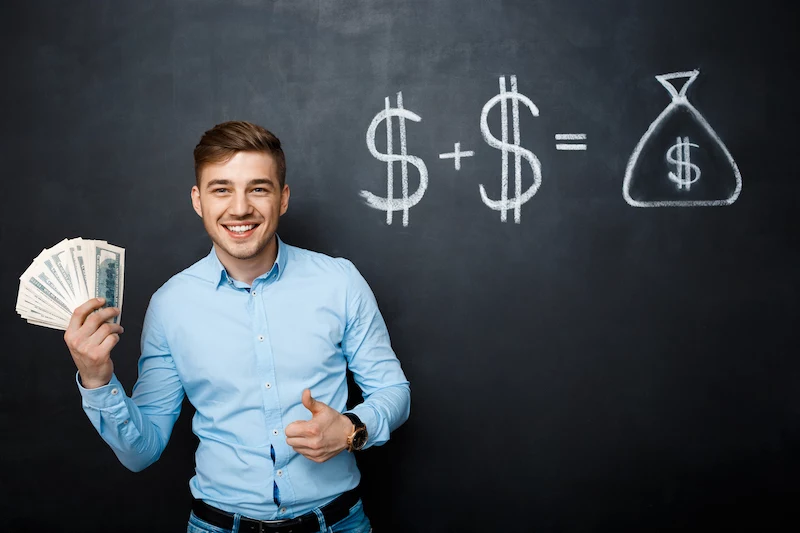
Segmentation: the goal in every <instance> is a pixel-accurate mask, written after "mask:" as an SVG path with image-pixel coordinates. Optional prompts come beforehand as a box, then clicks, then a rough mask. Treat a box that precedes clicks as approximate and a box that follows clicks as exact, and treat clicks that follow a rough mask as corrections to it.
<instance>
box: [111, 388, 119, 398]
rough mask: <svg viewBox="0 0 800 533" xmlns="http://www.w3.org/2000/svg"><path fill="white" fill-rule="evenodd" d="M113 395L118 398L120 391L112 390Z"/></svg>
mask: <svg viewBox="0 0 800 533" xmlns="http://www.w3.org/2000/svg"><path fill="white" fill-rule="evenodd" d="M111 394H113V395H114V396H116V395H117V394H119V391H118V390H117V389H116V388H113V389H111Z"/></svg>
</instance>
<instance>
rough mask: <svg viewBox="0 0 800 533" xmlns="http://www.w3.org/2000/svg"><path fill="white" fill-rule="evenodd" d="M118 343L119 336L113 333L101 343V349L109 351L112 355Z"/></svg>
mask: <svg viewBox="0 0 800 533" xmlns="http://www.w3.org/2000/svg"><path fill="white" fill-rule="evenodd" d="M118 342H119V334H117V333H112V334H111V335H109V336H108V337H106V338H105V339H103V342H101V343H100V348H101V349H102V350H103V351H104V352H105V351H108V352H109V353H111V350H112V349H113V348H114V346H116V345H117V343H118Z"/></svg>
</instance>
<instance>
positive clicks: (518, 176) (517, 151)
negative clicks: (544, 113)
mask: <svg viewBox="0 0 800 533" xmlns="http://www.w3.org/2000/svg"><path fill="white" fill-rule="evenodd" d="M506 100H511V109H512V126H513V130H514V144H509V143H508V118H507V117H506V111H507V109H508V106H507V104H506ZM498 102H499V103H500V117H501V118H500V121H501V126H500V127H501V129H502V133H501V139H500V140H498V139H497V138H496V137H494V136H493V135H492V133H491V132H490V131H489V124H488V121H487V118H488V116H489V111H490V110H491V109H492V108H493V107H494V106H495V105H497V103H498ZM520 102H522V103H523V104H525V105H526V106H527V107H528V109H529V110H530V112H531V114H532V115H533V116H534V117H538V116H539V109H538V108H537V107H536V106H535V105H534V104H533V102H531V100H530V99H529V98H528V97H527V96H525V95H523V94H520V93H518V92H517V77H516V76H511V92H506V78H505V76H501V77H500V94H498V95H496V96H494V97H492V98H491V99H490V100H489V101H488V102H486V104H485V105H484V106H483V111H481V133H482V134H483V138H484V140H485V141H486V142H487V144H489V146H491V147H492V148H497V149H498V150H500V151H502V152H503V155H502V165H503V166H502V176H501V179H502V191H501V193H500V199H499V200H492V199H491V198H489V196H488V195H487V194H486V189H485V188H484V187H483V185H480V192H481V199H482V200H483V203H484V204H486V205H487V206H489V207H490V208H491V209H494V210H495V211H500V221H501V222H505V221H506V218H507V212H508V210H510V209H512V208H513V209H514V222H516V223H517V224H519V222H520V218H521V216H522V214H521V212H522V204H524V203H525V202H527V201H528V200H530V199H531V198H533V195H534V194H536V191H537V190H538V189H539V185H541V183H542V165H541V164H540V163H539V159H537V157H536V156H535V155H534V154H533V152H530V151H529V150H525V149H524V148H522V147H520V145H519V103H520ZM509 152H514V185H515V187H514V193H515V194H516V196H515V197H514V198H509V197H508V153H509ZM523 157H524V158H525V160H526V161H527V162H528V164H530V166H531V170H532V171H533V185H531V186H530V187H529V188H528V190H527V191H525V192H522V158H523Z"/></svg>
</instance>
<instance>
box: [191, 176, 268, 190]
mask: <svg viewBox="0 0 800 533" xmlns="http://www.w3.org/2000/svg"><path fill="white" fill-rule="evenodd" d="M220 185H225V186H231V185H233V181H231V180H229V179H222V178H220V179H215V180H211V181H209V182H208V183H206V189H210V188H212V187H218V186H220ZM253 185H269V186H270V187H274V186H275V184H274V183H273V182H272V180H270V179H268V178H254V179H252V180H250V181H248V182H247V186H248V187H252V186H253Z"/></svg>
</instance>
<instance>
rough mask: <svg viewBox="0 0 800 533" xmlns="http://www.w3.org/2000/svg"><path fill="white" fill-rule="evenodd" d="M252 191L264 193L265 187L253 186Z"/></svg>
mask: <svg viewBox="0 0 800 533" xmlns="http://www.w3.org/2000/svg"><path fill="white" fill-rule="evenodd" d="M253 192H254V193H257V194H265V193H266V192H267V189H265V188H264V187H255V188H254V189H253Z"/></svg>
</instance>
